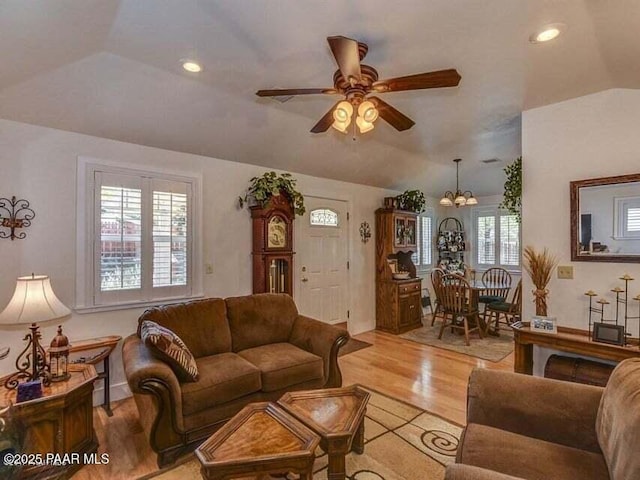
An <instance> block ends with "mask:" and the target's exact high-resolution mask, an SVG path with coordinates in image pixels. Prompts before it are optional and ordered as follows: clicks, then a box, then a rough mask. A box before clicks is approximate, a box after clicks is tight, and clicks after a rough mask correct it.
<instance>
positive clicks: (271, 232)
mask: <svg viewBox="0 0 640 480" xmlns="http://www.w3.org/2000/svg"><path fill="white" fill-rule="evenodd" d="M251 218H252V221H253V254H252V255H253V293H288V294H289V295H293V281H292V275H293V255H294V253H295V252H294V251H293V219H294V212H293V208H292V206H291V202H290V201H289V197H287V195H286V194H284V193H281V194H280V195H275V196H273V197H271V199H270V200H269V202H268V203H267V204H266V205H265V206H264V207H260V206H254V207H251Z"/></svg>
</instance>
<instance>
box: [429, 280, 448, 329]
mask: <svg viewBox="0 0 640 480" xmlns="http://www.w3.org/2000/svg"><path fill="white" fill-rule="evenodd" d="M444 275H445V271H444V270H443V269H441V268H434V269H433V270H431V285H432V286H433V293H434V295H435V297H436V299H435V310H434V311H433V313H432V315H431V326H432V327H433V325H434V323H435V322H436V317H437V316H438V313H444V312H443V309H442V300H440V296H441V292H440V289H441V287H442V277H443V276H444Z"/></svg>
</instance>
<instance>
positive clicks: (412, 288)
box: [398, 282, 420, 295]
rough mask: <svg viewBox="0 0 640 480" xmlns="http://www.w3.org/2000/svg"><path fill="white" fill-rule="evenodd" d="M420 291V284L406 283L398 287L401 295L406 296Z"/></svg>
mask: <svg viewBox="0 0 640 480" xmlns="http://www.w3.org/2000/svg"><path fill="white" fill-rule="evenodd" d="M419 291H420V282H415V283H405V284H404V285H400V286H399V287H398V293H399V294H400V295H406V294H407V293H414V292H419Z"/></svg>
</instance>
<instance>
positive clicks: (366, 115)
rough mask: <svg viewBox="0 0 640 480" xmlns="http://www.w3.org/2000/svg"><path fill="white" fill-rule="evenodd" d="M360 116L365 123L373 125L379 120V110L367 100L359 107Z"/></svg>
mask: <svg viewBox="0 0 640 480" xmlns="http://www.w3.org/2000/svg"><path fill="white" fill-rule="evenodd" d="M358 115H359V116H360V117H362V118H363V119H364V121H365V122H368V123H373V122H375V121H376V120H377V119H378V110H376V107H375V105H374V104H373V102H372V101H370V100H365V101H364V102H362V103H361V104H360V106H359V107H358Z"/></svg>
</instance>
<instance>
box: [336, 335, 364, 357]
mask: <svg viewBox="0 0 640 480" xmlns="http://www.w3.org/2000/svg"><path fill="white" fill-rule="evenodd" d="M370 346H371V344H370V343H369V342H363V341H362V340H358V339H356V338H353V337H351V338H350V339H349V341H348V342H347V344H346V345H345V346H344V347H342V348H341V349H340V350H339V351H338V356H339V357H344V356H345V355H348V354H350V353H353V352H357V351H358V350H362V349H363V348H367V347H370Z"/></svg>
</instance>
